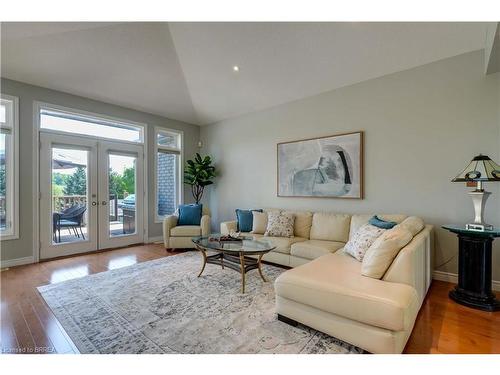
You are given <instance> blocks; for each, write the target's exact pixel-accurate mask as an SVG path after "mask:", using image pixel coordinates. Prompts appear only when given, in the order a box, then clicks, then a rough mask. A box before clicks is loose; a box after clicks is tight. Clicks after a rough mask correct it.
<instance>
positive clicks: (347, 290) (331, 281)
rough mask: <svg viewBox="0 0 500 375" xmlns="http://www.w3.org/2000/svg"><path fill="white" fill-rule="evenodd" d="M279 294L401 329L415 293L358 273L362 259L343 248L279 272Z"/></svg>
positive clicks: (411, 310) (415, 306)
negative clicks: (350, 254) (352, 255)
mask: <svg viewBox="0 0 500 375" xmlns="http://www.w3.org/2000/svg"><path fill="white" fill-rule="evenodd" d="M275 291H276V294H277V295H278V296H280V297H284V298H287V299H290V300H293V301H295V302H298V303H302V304H305V305H309V306H312V307H314V308H317V309H319V310H322V311H326V312H329V313H332V314H335V315H339V316H342V317H344V318H347V319H351V320H355V321H358V322H361V323H365V324H369V325H373V326H376V327H380V328H385V329H390V330H393V331H401V330H404V329H406V328H407V327H408V326H409V325H411V324H412V323H413V319H414V318H415V314H416V311H418V305H419V304H418V296H417V292H416V290H415V289H414V288H412V287H411V286H409V285H406V284H398V283H388V282H386V281H381V280H376V279H372V278H369V277H364V276H362V275H361V263H360V262H358V261H357V260H356V259H354V258H352V257H351V256H349V255H347V254H345V253H344V252H342V251H338V252H336V253H334V254H327V255H323V256H322V257H320V258H317V259H315V260H313V261H311V262H309V263H306V264H304V265H302V266H300V267H297V268H293V269H291V270H288V271H286V272H284V273H282V274H281V275H280V276H279V277H278V278H277V279H276V281H275Z"/></svg>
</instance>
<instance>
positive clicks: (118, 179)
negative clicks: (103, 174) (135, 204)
mask: <svg viewBox="0 0 500 375" xmlns="http://www.w3.org/2000/svg"><path fill="white" fill-rule="evenodd" d="M124 190H125V184H124V183H123V178H122V176H120V175H119V174H118V173H117V172H115V171H113V170H112V169H111V168H110V169H109V192H110V194H116V195H117V197H118V198H123V192H124Z"/></svg>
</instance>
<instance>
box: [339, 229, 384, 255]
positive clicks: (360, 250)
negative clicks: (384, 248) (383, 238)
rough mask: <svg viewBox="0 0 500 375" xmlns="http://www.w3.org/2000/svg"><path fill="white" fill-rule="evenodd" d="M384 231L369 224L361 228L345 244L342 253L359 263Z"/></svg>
mask: <svg viewBox="0 0 500 375" xmlns="http://www.w3.org/2000/svg"><path fill="white" fill-rule="evenodd" d="M386 230H387V229H382V228H378V227H376V226H375V225H371V224H365V225H363V226H361V228H359V229H358V230H357V231H356V233H354V235H353V236H352V238H351V239H350V240H349V241H348V242H347V243H346V244H345V246H344V252H345V253H347V254H349V255H350V256H352V257H354V258H356V259H357V260H359V261H360V262H361V261H362V260H363V258H364V257H365V253H366V251H367V250H368V248H369V247H370V246H371V245H372V244H373V242H375V240H376V239H377V238H378V237H380V235H381V234H382V233H384V232H385V231H386Z"/></svg>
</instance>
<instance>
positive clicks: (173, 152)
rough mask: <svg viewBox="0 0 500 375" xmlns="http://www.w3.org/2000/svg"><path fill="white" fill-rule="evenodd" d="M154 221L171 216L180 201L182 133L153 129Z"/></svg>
mask: <svg viewBox="0 0 500 375" xmlns="http://www.w3.org/2000/svg"><path fill="white" fill-rule="evenodd" d="M155 141H156V142H155V154H156V209H155V211H156V220H157V221H158V220H161V219H162V218H163V217H165V216H166V215H171V214H173V213H174V212H175V210H177V207H178V206H179V204H180V203H181V201H182V180H181V177H180V175H181V169H182V164H181V163H182V132H177V131H174V130H164V129H161V128H156V129H155Z"/></svg>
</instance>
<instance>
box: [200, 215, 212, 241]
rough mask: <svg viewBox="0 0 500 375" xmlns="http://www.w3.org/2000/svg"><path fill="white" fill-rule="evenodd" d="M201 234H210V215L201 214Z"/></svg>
mask: <svg viewBox="0 0 500 375" xmlns="http://www.w3.org/2000/svg"><path fill="white" fill-rule="evenodd" d="M200 226H201V235H202V236H208V235H209V234H210V216H208V215H203V216H202V217H201V221H200Z"/></svg>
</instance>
